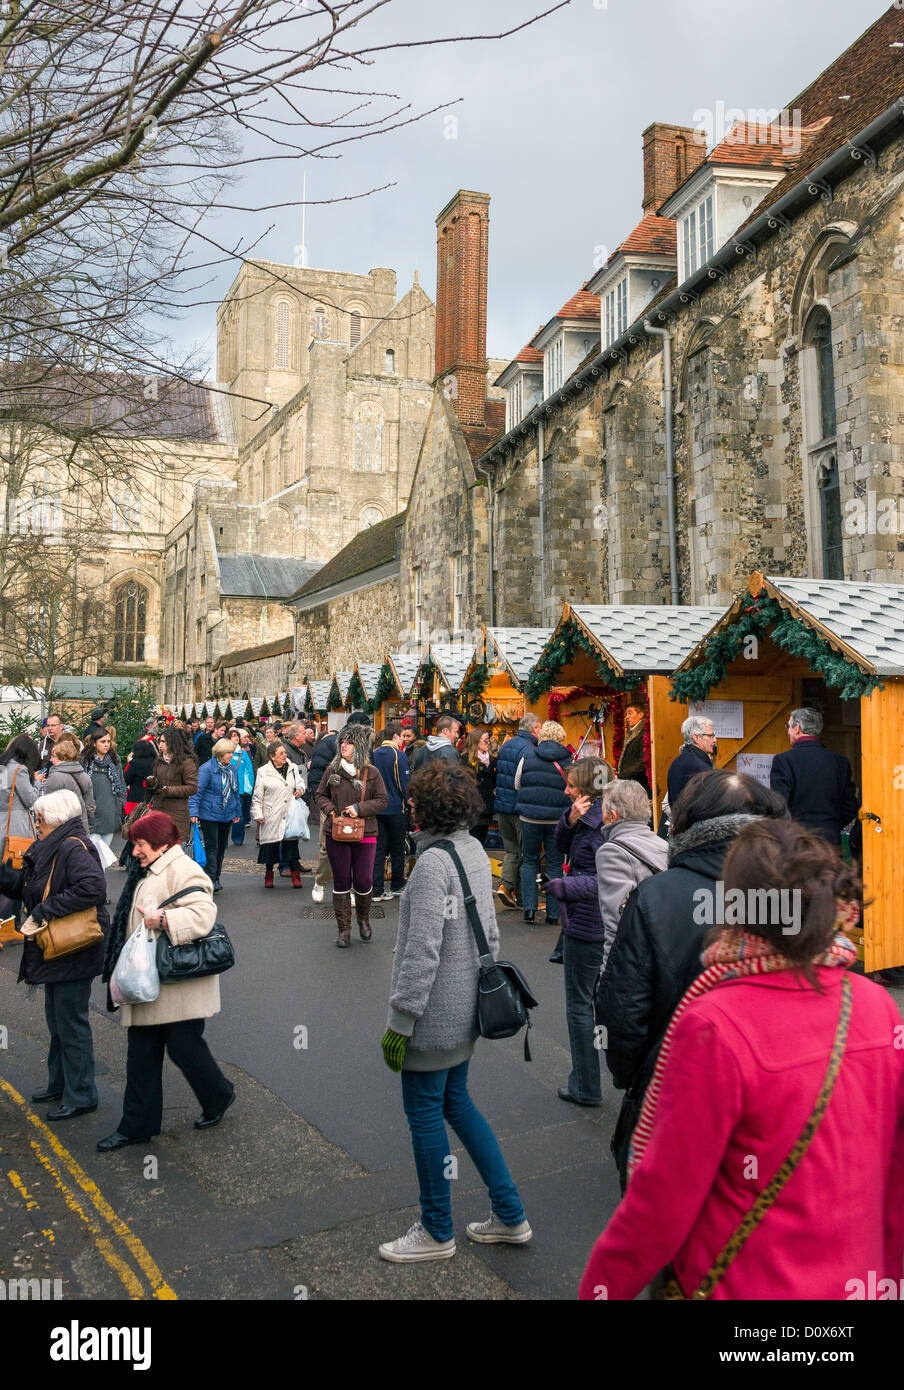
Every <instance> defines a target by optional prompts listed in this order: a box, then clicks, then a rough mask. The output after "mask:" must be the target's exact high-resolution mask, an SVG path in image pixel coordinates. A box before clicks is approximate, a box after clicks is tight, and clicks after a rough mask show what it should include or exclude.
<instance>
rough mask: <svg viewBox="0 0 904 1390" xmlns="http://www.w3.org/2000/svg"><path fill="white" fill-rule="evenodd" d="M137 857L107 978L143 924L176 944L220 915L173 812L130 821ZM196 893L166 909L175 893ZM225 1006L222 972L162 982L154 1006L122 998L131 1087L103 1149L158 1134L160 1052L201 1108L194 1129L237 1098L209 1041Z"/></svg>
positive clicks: (215, 1120)
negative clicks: (207, 1031)
mask: <svg viewBox="0 0 904 1390" xmlns="http://www.w3.org/2000/svg"><path fill="white" fill-rule="evenodd" d="M128 833H129V839H130V840H131V841H132V850H133V860H134V861H135V863H136V865H137V866H138V867H136V868H135V870H134V873H133V874H130V877H129V879H128V880H127V883H126V886H125V888H124V889H123V894H122V897H123V899H125V901H124V902H123V903H122V907H120V903H117V905H116V912H115V913H114V916H113V927H112V930H111V933H110V939H109V947H108V951H107V958H106V960H105V962H104V972H103V978H104V979H105V980H109V978H110V975H111V974H112V971H113V967H114V966H115V964H116V960H117V959H118V957H119V953H120V951H121V950H122V948H123V946H124V945H125V942H126V940H127V939H128V938H129V937H130V936H131V935H132V933H133V932H135V931H137V930H138V928H139V926H141V924H142V922H143V923H144V925H145V926H146V927H148V928H150V929H151V931H152V932H155V933H156V932H158V931H165V932H166V933H167V935H168V936H169V938H170V940H171V941H172V943H173V945H174V946H182V945H185V943H186V942H188V941H194V940H196V939H197V938H198V937H202V936H207V934H208V933H209V932H210V930H211V928H212V927H213V925H214V923H215V921H216V918H217V909H216V906H215V904H214V901H213V885H212V883H211V880H210V878H209V877H208V875H207V874H206V873H205V872H204V870H203V869H201V868H199V866H198V865H197V864H196V863H195V861H194V860H193V859H189V857H188V855H187V854H184V853H183V851H182V844H181V840H182V836H181V833H180V830H179V827H178V826H177V825H176V822H175V821H174V820H173V818H172V816H168V815H166V814H165V813H164V812H163V811H150V812H149V813H148V814H147V815H146V816H142V817H141V819H140V820H138V821H135V823H134V824H133V825H131V826H130V827H129V832H128ZM184 888H191V889H193V890H194V891H192V892H190V893H186V895H185V896H184V897H182V898H180V899H179V900H178V902H176V903H173V904H172V905H171V906H169V907H166V908H163V909H162V910H161V904H162V903H165V902H166V901H167V900H168V899H169V898H171V897H172V896H173V894H174V893H178V892H179V891H180V890H181V889H184ZM219 1012H220V980H219V976H218V975H205V976H204V977H203V978H201V979H199V980H182V981H179V982H178V983H176V984H167V983H166V982H165V981H161V983H160V993H159V994H158V996H157V998H156V999H155V1000H154V1002H153V1003H152V1004H123V1005H122V1007H121V1009H120V1019H121V1022H122V1025H123V1027H124V1028H127V1029H128V1032H129V1040H128V1054H127V1058H126V1090H125V1095H124V1096H123V1103H122V1119H121V1120H120V1122H119V1126H118V1128H117V1129H116V1130H115V1131H114V1133H113V1134H108V1135H107V1137H106V1139H101V1140H100V1142H99V1143H98V1146H97V1147H98V1149H99V1150H100V1152H101V1153H109V1152H111V1151H112V1150H114V1149H121V1148H123V1147H124V1146H125V1145H126V1144H143V1143H146V1142H147V1140H149V1139H153V1138H154V1137H155V1135H157V1134H159V1133H160V1128H161V1125H162V1123H163V1055H164V1052H168V1053H169V1057H170V1061H172V1062H174V1063H175V1064H176V1066H177V1067H178V1068H179V1070H180V1071H181V1072H182V1074H183V1075H184V1077H185V1079H186V1081H187V1082H188V1084H189V1085H190V1086H191V1088H192V1090H193V1091H194V1093H195V1095H196V1096H197V1097H198V1100H199V1102H200V1104H201V1107H202V1113H201V1115H200V1117H199V1118H198V1119H197V1120H195V1129H210V1128H212V1127H213V1126H214V1125H217V1124H219V1123H220V1120H222V1118H223V1116H224V1115H225V1113H226V1111H227V1110H228V1109H229V1107H230V1105H231V1104H232V1102H233V1101H234V1100H235V1088H234V1086H233V1085H232V1082H231V1081H229V1080H228V1079H227V1078H226V1077H225V1076H224V1075H223V1073H222V1072H221V1071H220V1068H219V1067H218V1066H217V1064H216V1062H215V1061H214V1059H213V1057H212V1056H211V1053H210V1049H209V1048H208V1046H207V1043H206V1042H205V1041H204V1037H203V1034H204V1020H205V1019H207V1018H212V1017H213V1015H214V1014H218V1013H219Z"/></svg>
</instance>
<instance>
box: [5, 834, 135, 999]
mask: <svg viewBox="0 0 904 1390" xmlns="http://www.w3.org/2000/svg"><path fill="white" fill-rule="evenodd" d="M54 860H56V863H55V864H54ZM51 870H53V879H52V881H51V884H50V892H49V893H48V895H47V899H46V901H44V902H43V908H44V913H45V916H47V917H65V916H67V914H68V913H70V912H78V911H80V910H81V909H82V908H86V907H96V908H97V918H98V921H99V922H100V925H101V927H102V928H103V930H104V933H105V934H106V933H107V932H108V931H109V928H110V919H109V917H108V916H107V909H106V907H105V906H104V903H105V901H106V897H107V881H106V879H105V878H104V871H103V869H102V868H101V866H100V859H99V858H98V854H97V850H96V849H95V848H94V846H93V845H92V843H91V841H90V840H88V839H87V837H86V836H85V832H84V830H83V829H82V822H81V817H80V816H74V817H73V819H72V820H68V821H65V822H64V823H63V825H58V826H57V827H56V829H55V830H53V831H52V832H51V833H50V834H49V835H48V836H47V838H46V840H35V842H34V844H33V845H32V846H31V848H30V849H29V850H28V851H27V852H26V854H25V858H24V860H23V867H22V868H21V869H19V870H18V871H17V872H18V877H17V881H16V883H15V884H13V883H12V881H11V880H10V879H9V878H7V879H5V882H4V887H3V891H4V892H6V893H7V894H8V895H9V896H10V897H13V898H21V900H22V904H23V906H24V907H25V909H26V912H30V911H31V909H32V908H33V907H34V906H35V904H36V903H39V902H41V900H42V896H43V893H44V888H45V886H46V884H47V880H48V878H49V877H50V873H51ZM4 873H5V874H7V875H8V874H9V873H10V871H9V870H8V869H6V868H5V867H4ZM103 964H104V942H103V941H99V942H98V943H97V945H96V946H89V947H87V948H86V949H85V950H84V951H76V952H75V953H74V954H73V955H71V956H63V957H62V959H61V960H54V961H47V962H45V960H44V956H43V954H42V952H41V949H40V947H39V946H37V945H36V944H35V942H34V941H33V940H31V939H29V938H28V937H26V938H25V944H24V946H23V949H22V960H21V962H20V964H19V979H20V980H26V981H27V982H28V984H32V985H46V984H53V985H56V984H62V983H63V982H65V981H67V980H91V979H93V978H94V976H95V975H99V974H100V972H101V970H102V969H103Z"/></svg>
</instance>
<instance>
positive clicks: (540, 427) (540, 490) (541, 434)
mask: <svg viewBox="0 0 904 1390" xmlns="http://www.w3.org/2000/svg"><path fill="white" fill-rule="evenodd" d="M545 452H546V430H545V428H544V424H543V421H542V420H538V421H537V501H538V502H539V505H540V626H541V627H543V626H545V623H546V487H545V472H546V470H545V468H544V464H543V455H544V454H545Z"/></svg>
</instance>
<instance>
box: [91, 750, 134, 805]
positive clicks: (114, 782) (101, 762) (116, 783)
mask: <svg viewBox="0 0 904 1390" xmlns="http://www.w3.org/2000/svg"><path fill="white" fill-rule="evenodd" d="M91 770H92V772H95V771H96V772H105V773H106V774H107V778H108V780H109V783H110V786H111V787H112V788H113V798H114V800H115V801H125V799H126V787H125V783H124V782H123V780H122V777H121V776H120V774H119V768H118V767H117V766H116V764H115V763H114V761H113V759H112V758H111V757H110V754H109V753H105V754H104V756H103V757H102V758H95V759H94V763H93V766H92V769H91Z"/></svg>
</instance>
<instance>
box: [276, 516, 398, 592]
mask: <svg viewBox="0 0 904 1390" xmlns="http://www.w3.org/2000/svg"><path fill="white" fill-rule="evenodd" d="M404 516H405V513H404V512H398V513H397V514H396V515H395V516H390V517H387V518H386V520H385V521H378V522H377V524H376V526H369V527H368V528H367V530H366V531H359V532H358V534H357V536H353V537H352V539H351V540H350V541H349V543H348V545H346V546H343V548H342V549H341V550H340V551H339V553H338V554H337V555H334V556H333V558H332V559H331V560H327V562H326V564H325V565H323V566H322V568H320V569H319V570H318V571H317V573H316V574H315V575H314V577H313V578H312V579H308V581H307V582H306V583H302V584H301V586H300V587H299V588H297V589H296V590H294V591H292V593H291V597H292V598H307V597H309V595H311V594H319V593H320V591H321V590H322V589H329V588H330V587H331V586H332V585H333V584H341V583H342V582H343V581H344V580H346V579H353V578H354V577H355V575H358V574H366V573H367V571H368V570H371V569H376V568H377V566H378V565H386V564H388V563H389V561H390V560H394V559H395V553H396V532H397V531H398V529H399V527H400V526H401V524H402V521H403V519H404Z"/></svg>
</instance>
